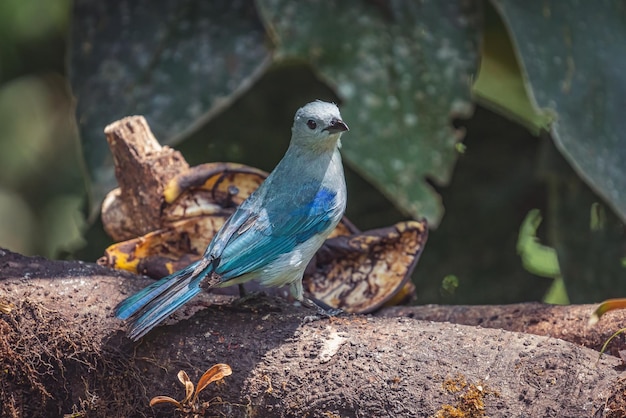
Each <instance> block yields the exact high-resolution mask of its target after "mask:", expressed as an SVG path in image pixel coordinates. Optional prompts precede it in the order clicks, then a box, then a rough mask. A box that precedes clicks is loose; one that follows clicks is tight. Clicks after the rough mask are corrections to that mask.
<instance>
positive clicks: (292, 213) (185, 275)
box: [115, 100, 349, 341]
mask: <svg viewBox="0 0 626 418" xmlns="http://www.w3.org/2000/svg"><path fill="white" fill-rule="evenodd" d="M348 130H349V129H348V125H347V124H346V123H345V122H344V121H343V120H342V118H341V114H340V112H339V108H338V107H337V105H336V104H334V103H328V102H324V101H321V100H316V101H313V102H311V103H308V104H306V105H305V106H303V107H301V108H300V109H298V110H297V112H296V114H295V117H294V120H293V125H292V128H291V141H290V143H289V146H288V148H287V151H286V152H285V155H284V156H283V158H282V159H281V160H280V162H279V163H278V165H277V166H276V167H275V168H274V170H273V171H272V172H271V173H270V174H269V176H268V177H267V178H266V179H265V181H264V182H263V183H262V184H261V185H260V186H259V188H258V189H257V190H255V191H254V192H253V193H252V194H251V195H250V196H249V197H248V198H247V199H246V200H244V201H243V202H242V203H241V205H239V206H238V207H237V209H236V210H235V211H234V212H233V214H232V215H231V216H230V217H229V218H228V219H227V220H226V222H225V223H224V225H223V226H222V227H221V228H220V230H219V231H218V232H217V233H216V234H215V236H214V237H213V238H212V240H211V242H210V243H209V245H208V246H207V248H206V250H205V252H204V254H203V255H202V257H201V258H200V259H199V260H198V261H195V262H193V263H191V264H190V265H189V266H187V267H185V268H183V269H181V270H179V271H177V272H174V273H172V274H170V275H169V276H166V277H164V278H162V279H160V280H158V281H156V282H155V283H153V284H151V285H149V286H147V287H146V288H144V289H143V290H141V291H139V292H138V293H136V294H134V295H132V296H130V297H128V298H126V299H125V300H123V301H122V302H120V303H119V304H118V305H117V306H116V308H115V315H116V316H117V317H118V318H119V319H122V320H127V321H128V323H129V325H128V329H127V335H128V336H129V338H130V339H131V340H133V341H136V340H138V339H139V338H141V337H143V336H144V335H146V334H147V333H148V332H150V331H151V330H152V329H153V328H154V327H156V326H157V325H158V324H160V323H161V322H163V321H164V320H165V319H166V318H167V317H168V316H169V315H170V314H172V313H173V312H174V311H176V310H177V309H179V308H180V307H181V306H183V305H184V304H185V303H187V302H188V301H189V300H190V299H192V298H193V297H194V296H196V295H197V294H199V293H200V292H201V291H202V290H208V289H210V288H213V287H226V286H230V285H235V284H239V285H241V284H242V283H245V282H248V281H250V280H254V281H257V282H258V283H260V284H261V285H263V286H270V287H272V286H273V287H280V286H285V285H289V291H290V293H291V295H292V296H293V297H294V298H295V299H296V300H298V301H300V302H301V303H302V304H303V305H304V306H307V307H310V308H316V309H317V310H318V312H320V313H323V312H324V311H325V309H324V308H322V307H320V306H319V305H317V304H316V303H315V302H314V301H312V300H311V299H308V298H306V297H305V296H304V291H303V287H302V276H303V274H304V270H305V268H306V266H307V264H308V263H309V261H310V260H311V259H312V258H313V257H314V255H315V253H316V252H317V250H318V249H319V248H320V247H321V246H322V244H323V243H324V241H325V240H326V238H327V237H328V235H329V234H330V233H331V232H332V231H333V229H334V228H335V227H336V226H337V224H338V223H339V221H340V220H341V218H342V217H343V214H344V212H345V209H346V202H347V190H346V182H345V178H344V171H343V164H342V161H341V154H340V148H341V135H342V134H343V133H344V132H346V131H348Z"/></svg>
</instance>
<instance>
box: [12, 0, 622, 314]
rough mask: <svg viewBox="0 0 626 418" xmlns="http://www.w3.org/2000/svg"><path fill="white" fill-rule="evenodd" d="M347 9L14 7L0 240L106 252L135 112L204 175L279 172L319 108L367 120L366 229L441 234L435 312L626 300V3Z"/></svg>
mask: <svg viewBox="0 0 626 418" xmlns="http://www.w3.org/2000/svg"><path fill="white" fill-rule="evenodd" d="M347 3H349V4H347ZM444 3H445V4H444ZM337 4H338V3H337ZM337 4H335V3H333V2H329V3H328V4H325V5H323V6H321V5H319V4H318V3H317V2H312V1H305V2H299V3H297V5H293V4H291V3H290V2H286V1H279V0H275V1H273V0H267V1H265V0H263V1H261V0H259V1H257V2H256V4H252V3H250V2H243V1H234V2H226V1H224V2H220V1H216V2H206V3H202V2H197V1H191V0H189V1H184V2H167V1H158V2H153V3H145V2H141V1H137V2H136V3H126V2H120V3H116V4H115V5H114V4H106V3H101V2H100V3H98V2H95V1H89V0H82V1H77V2H71V1H69V0H65V1H56V2H45V1H42V0H41V1H37V0H29V1H20V0H4V1H3V2H1V3H0V161H1V164H0V220H1V221H0V247H4V248H8V249H10V250H12V251H16V252H19V253H23V254H38V255H43V256H46V257H49V258H76V259H82V260H86V261H95V260H96V259H97V258H98V257H99V256H101V255H102V253H103V250H104V248H106V246H107V245H109V244H111V241H110V240H109V239H108V237H106V235H105V234H104V232H103V231H102V226H101V224H100V223H99V221H98V219H97V216H96V215H97V210H98V204H99V200H100V199H101V198H102V196H103V195H104V193H106V192H107V191H108V190H110V188H111V187H113V186H114V183H113V180H114V179H113V176H112V171H111V166H110V164H111V158H110V155H109V154H108V151H107V146H106V141H105V139H104V135H103V133H102V130H103V129H104V126H105V125H106V124H107V123H110V122H112V121H114V120H116V119H117V118H120V117H123V116H125V115H128V114H145V115H146V116H147V117H148V121H149V123H150V124H151V127H152V129H153V130H154V132H155V134H156V136H157V138H158V139H159V140H161V141H162V142H163V143H168V144H173V145H174V146H176V147H177V148H178V149H180V150H181V151H182V152H183V154H184V155H185V156H186V158H187V160H188V161H189V163H190V164H191V165H195V164H200V163H203V162H208V161H236V162H241V163H244V164H248V165H251V166H255V167H259V168H262V169H265V170H268V171H269V170H271V169H272V167H273V166H274V165H275V164H276V163H277V161H278V160H279V159H280V158H281V156H282V154H283V152H284V150H285V148H286V146H287V143H288V140H289V128H290V125H291V121H292V118H293V113H294V111H295V110H296V109H297V108H298V107H299V106H301V105H302V104H304V103H306V102H308V101H310V100H313V99H316V98H320V99H325V100H332V101H336V102H338V103H340V104H341V108H342V114H343V116H344V118H345V119H346V121H347V122H348V124H349V125H350V127H351V132H350V134H349V135H346V136H345V138H344V156H345V157H346V171H347V182H348V189H349V194H350V200H349V203H348V212H347V215H348V217H350V219H351V220H352V221H353V222H354V223H355V224H356V225H357V226H358V227H359V228H361V229H363V230H365V229H368V228H374V227H380V226H387V225H390V224H392V223H394V222H397V221H399V220H403V219H408V218H409V217H415V216H426V217H427V218H428V219H429V222H430V223H431V224H432V225H433V227H434V228H433V229H431V233H430V238H429V242H428V244H427V246H426V250H425V252H424V254H423V256H422V259H421V261H420V263H419V265H418V267H417V269H416V272H415V274H414V283H415V285H416V287H417V292H418V303H510V302H519V301H530V300H547V301H550V302H560V303H565V302H568V301H571V302H577V303H580V302H595V301H599V300H601V299H604V298H607V297H615V296H623V294H624V293H626V283H625V282H624V279H625V278H626V277H625V273H626V267H625V264H626V261H625V260H626V239H625V236H624V235H625V234H624V224H623V219H624V212H625V210H624V201H625V200H626V198H625V197H624V194H625V191H624V188H623V185H624V179H626V173H624V171H625V170H626V161H624V156H625V155H626V151H625V150H626V141H625V140H624V137H623V136H622V135H621V133H620V132H623V131H622V130H621V124H622V123H624V122H623V121H622V120H621V118H620V117H619V115H618V114H617V113H616V112H617V110H618V109H617V108H618V106H617V105H619V102H617V105H616V102H615V101H614V100H620V99H614V97H620V92H622V91H624V90H625V89H624V87H625V86H626V78H624V76H623V74H626V69H625V68H624V67H625V65H624V63H626V61H625V60H626V58H622V57H621V56H618V55H619V54H617V52H615V51H619V47H620V46H621V47H622V48H623V47H624V46H626V39H625V36H624V34H625V33H626V25H625V24H624V21H623V20H624V18H623V17H622V15H623V13H622V15H620V14H616V13H613V9H612V8H615V7H619V4H620V3H619V2H604V3H602V5H601V7H600V6H599V7H597V8H595V9H594V10H593V12H591V11H589V10H586V7H587V6H585V5H584V4H581V3H570V4H569V5H563V4H561V3H558V2H545V3H544V4H543V5H541V6H537V7H538V8H533V6H532V5H530V6H529V5H526V6H524V5H517V4H516V3H515V2H506V1H495V0H494V1H491V2H487V1H484V2H479V1H476V2H461V1H459V2H447V3H446V2H432V1H431V2H428V1H425V2H420V3H412V2H408V3H403V2H397V1H390V2H379V1H365V0H363V1H353V2H343V3H341V5H337ZM329 16H331V18H330V17H329ZM583 17H585V19H590V22H591V23H589V24H588V25H587V26H586V27H585V28H584V29H580V28H579V27H578V26H577V25H579V23H580V21H581V19H582V18H583ZM606 28H612V29H614V30H611V31H607V30H606ZM552 32H554V33H552ZM608 32H610V34H609V33H608ZM554 34H556V35H554ZM547 36H556V38H557V39H558V41H559V42H560V43H559V42H557V41H554V42H552V41H550V42H547V41H546V42H542V41H540V39H548V38H546V37H547ZM609 36H610V37H614V38H615V39H613V38H611V39H607V37H609ZM542 37H543V38H542ZM550 39H552V38H550ZM590 40H596V42H604V43H605V44H606V43H607V42H609V41H610V43H611V45H616V46H615V48H617V49H615V50H613V49H610V50H609V51H604V50H602V51H600V50H599V48H598V47H597V44H593V43H591V41H590ZM612 48H613V46H612ZM598 54H599V55H598ZM608 62H610V63H611V66H613V67H614V68H609V65H608V64H607V63H608ZM590 69H591V70H593V71H591V70H590ZM620 69H621V70H625V71H622V72H620V71H619V70H620ZM621 97H622V98H623V97H626V95H623V96H621ZM621 100H623V99H621ZM622 104H624V103H622ZM623 108H624V107H622V108H621V109H623ZM622 163H623V164H622ZM0 275H1V270H0Z"/></svg>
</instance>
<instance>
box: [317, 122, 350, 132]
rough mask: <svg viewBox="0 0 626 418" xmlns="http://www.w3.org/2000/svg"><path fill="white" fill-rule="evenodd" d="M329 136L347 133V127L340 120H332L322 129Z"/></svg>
mask: <svg viewBox="0 0 626 418" xmlns="http://www.w3.org/2000/svg"><path fill="white" fill-rule="evenodd" d="M323 130H324V131H328V132H329V133H331V134H338V133H339V132H345V131H349V130H350V129H348V125H346V124H345V123H344V122H343V121H342V120H341V119H333V120H332V121H330V125H328V126H327V127H325V128H324V129H323Z"/></svg>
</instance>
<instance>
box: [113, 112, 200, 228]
mask: <svg viewBox="0 0 626 418" xmlns="http://www.w3.org/2000/svg"><path fill="white" fill-rule="evenodd" d="M104 133H105V135H106V138H107V142H108V143H109V147H110V149H111V152H112V153H113V160H114V162H115V177H116V178H117V182H118V184H119V186H120V187H119V189H116V190H113V191H112V192H111V193H109V195H107V197H106V199H105V201H104V203H103V205H102V221H103V224H104V226H105V229H106V232H107V233H108V234H109V235H110V236H111V237H112V238H113V239H115V240H125V239H129V238H134V237H137V236H140V235H144V234H146V233H148V232H150V231H154V230H155V229H158V228H159V227H160V226H161V207H162V205H163V189H164V187H165V185H166V184H167V183H168V182H169V181H170V180H171V179H172V178H174V177H175V176H176V175H177V174H179V173H181V172H183V171H186V170H188V169H189V164H187V162H186V161H185V159H184V158H183V156H182V154H181V153H180V152H178V151H176V150H173V149H172V148H170V147H167V146H165V147H162V146H161V145H160V144H159V142H158V141H157V140H156V138H155V137H154V135H153V134H152V131H151V130H150V127H149V126H148V123H147V122H146V120H145V118H144V117H143V116H129V117H126V118H124V119H121V120H118V121H116V122H113V123H111V124H110V125H108V126H107V127H106V128H105V129H104Z"/></svg>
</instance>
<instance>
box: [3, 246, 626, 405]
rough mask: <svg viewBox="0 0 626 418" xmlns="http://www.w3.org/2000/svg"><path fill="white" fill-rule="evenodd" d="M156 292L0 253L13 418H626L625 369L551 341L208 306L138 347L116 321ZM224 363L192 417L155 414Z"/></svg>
mask: <svg viewBox="0 0 626 418" xmlns="http://www.w3.org/2000/svg"><path fill="white" fill-rule="evenodd" d="M149 283H151V280H149V279H145V278H141V277H138V276H133V275H130V274H125V273H120V272H117V271H112V270H109V269H106V268H104V267H100V266H96V265H93V264H87V263H81V262H61V261H48V260H44V259H41V258H29V257H23V256H20V255H17V254H14V253H11V252H9V251H6V250H0V303H4V304H8V303H11V304H13V307H12V309H11V311H10V312H9V313H0V371H1V372H2V376H1V378H0V413H1V414H2V416H7V417H30V416H47V417H54V416H63V415H67V416H74V417H81V416H88V417H93V416H102V417H125V416H163V417H171V416H185V414H186V415H187V416H194V415H193V414H194V413H195V414H197V416H227V417H305V416H306V417H373V416H376V417H409V416H410V417H413V416H436V417H482V416H489V417H522V416H527V417H582V416H584V417H622V416H625V411H626V409H625V408H626V407H625V400H624V393H625V390H626V385H625V384H624V382H623V381H622V380H621V379H620V375H621V370H622V369H621V364H622V362H621V361H620V360H619V359H618V358H616V357H613V356H610V355H608V356H607V355H605V356H603V357H602V359H600V360H598V352H597V351H594V350H592V349H589V348H586V347H583V346H581V345H579V344H574V343H570V342H566V341H564V340H562V339H558V338H553V337H549V336H538V335H531V334H526V333H520V332H511V331H505V330H501V329H485V328H481V327H476V326H467V325H458V324H451V323H436V322H432V321H423V320H417V319H414V318H409V317H406V316H405V317H391V316H388V317H374V316H357V315H347V316H342V317H338V318H332V319H318V320H313V321H307V320H306V319H305V317H307V315H310V314H311V312H310V311H309V310H307V309H304V308H300V307H295V306H292V305H291V304H289V303H287V302H285V301H283V300H281V299H277V298H267V297H255V298H252V299H250V300H247V301H245V302H237V301H235V302H233V301H232V299H229V298H227V297H224V296H215V295H202V296H201V297H199V298H197V299H196V300H194V301H193V303H192V304H190V305H191V306H189V307H185V308H183V310H182V312H180V313H179V314H178V315H177V316H176V317H174V318H172V319H171V320H170V321H169V322H168V323H167V324H166V325H164V326H160V327H158V328H156V329H155V330H154V331H152V332H151V333H150V334H148V335H147V336H146V337H145V338H143V339H142V340H140V341H139V342H137V343H132V342H131V341H130V340H129V339H128V338H126V336H125V333H124V324H123V323H122V322H120V321H119V320H117V319H116V318H114V317H113V315H112V310H113V307H114V306H115V305H116V303H117V302H119V301H120V300H121V299H123V298H124V297H125V296H127V295H129V294H130V293H132V292H135V291H137V290H139V289H140V288H142V287H143V286H145V285H147V284H149ZM503 309H505V310H506V307H503ZM609 335H610V334H608V335H607V336H606V337H608V336H609ZM217 363H226V364H228V365H230V367H231V368H232V371H233V372H232V375H230V376H227V377H225V378H224V379H223V380H221V381H220V382H218V383H217V384H212V385H210V386H208V387H207V388H206V389H205V390H204V391H203V392H202V393H201V394H200V395H199V400H198V401H197V402H196V403H195V404H194V405H193V406H194V407H195V409H193V408H192V407H191V404H190V403H189V402H188V403H187V405H188V406H189V407H188V408H187V410H186V411H187V412H186V413H185V414H181V413H179V412H176V410H175V407H174V406H173V405H170V404H162V405H157V406H155V407H152V408H151V407H150V406H149V401H150V399H151V398H152V397H154V396H158V395H167V396H171V397H172V398H174V399H177V400H182V399H183V398H184V396H185V395H184V394H185V391H184V388H183V386H182V385H181V384H180V382H179V381H178V379H177V378H176V375H177V373H178V372H179V370H184V371H186V372H187V374H188V375H189V377H190V378H191V381H192V382H194V383H195V382H197V380H198V378H199V377H200V376H201V375H202V373H204V371H206V370H207V369H209V368H210V367H211V366H212V365H214V364H217ZM177 414H179V415H177Z"/></svg>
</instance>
